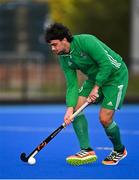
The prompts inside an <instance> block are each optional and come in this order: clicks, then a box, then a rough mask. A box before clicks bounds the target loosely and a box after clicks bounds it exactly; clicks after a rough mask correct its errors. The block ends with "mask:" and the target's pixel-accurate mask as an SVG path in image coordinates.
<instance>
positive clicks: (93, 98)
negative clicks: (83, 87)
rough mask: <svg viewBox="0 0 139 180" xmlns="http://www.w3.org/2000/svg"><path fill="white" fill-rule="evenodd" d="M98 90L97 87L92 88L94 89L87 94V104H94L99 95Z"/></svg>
mask: <svg viewBox="0 0 139 180" xmlns="http://www.w3.org/2000/svg"><path fill="white" fill-rule="evenodd" d="M98 90H99V86H97V85H96V86H94V88H93V89H92V91H91V93H90V94H89V96H88V98H87V101H88V102H89V103H91V102H93V103H94V102H95V101H96V99H97V98H98V97H99V94H98Z"/></svg>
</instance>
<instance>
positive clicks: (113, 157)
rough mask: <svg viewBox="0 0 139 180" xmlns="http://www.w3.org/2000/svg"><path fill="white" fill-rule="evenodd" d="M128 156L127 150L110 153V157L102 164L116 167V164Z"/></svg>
mask: <svg viewBox="0 0 139 180" xmlns="http://www.w3.org/2000/svg"><path fill="white" fill-rule="evenodd" d="M126 156H127V150H126V149H124V152H117V151H112V152H111V153H110V155H108V156H107V157H106V159H104V160H103V161H102V164H105V165H116V164H118V163H119V161H121V160H122V159H124V158H125V157H126Z"/></svg>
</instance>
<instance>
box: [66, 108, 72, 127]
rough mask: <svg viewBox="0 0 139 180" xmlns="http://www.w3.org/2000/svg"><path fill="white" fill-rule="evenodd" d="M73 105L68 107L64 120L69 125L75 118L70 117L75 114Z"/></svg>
mask: <svg viewBox="0 0 139 180" xmlns="http://www.w3.org/2000/svg"><path fill="white" fill-rule="evenodd" d="M73 111H74V109H73V107H68V108H67V111H66V114H65V116H64V122H65V123H66V125H69V124H70V123H71V122H72V120H73V119H71V118H70V117H71V116H72V115H73Z"/></svg>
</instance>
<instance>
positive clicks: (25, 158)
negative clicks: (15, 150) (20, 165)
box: [20, 153, 28, 162]
mask: <svg viewBox="0 0 139 180" xmlns="http://www.w3.org/2000/svg"><path fill="white" fill-rule="evenodd" d="M20 159H21V160H22V161H23V162H28V157H26V154H25V153H22V154H21V155H20Z"/></svg>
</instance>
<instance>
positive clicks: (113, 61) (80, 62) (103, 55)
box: [60, 34, 127, 107]
mask: <svg viewBox="0 0 139 180" xmlns="http://www.w3.org/2000/svg"><path fill="white" fill-rule="evenodd" d="M60 65H61V67H62V69H63V71H64V74H65V78H66V83H67V92H66V104H67V106H69V107H75V106H76V103H77V99H78V79H77V71H76V70H80V71H81V72H82V73H84V74H85V75H86V76H87V77H88V79H90V80H91V81H93V82H94V83H95V84H96V85H98V86H99V87H103V86H104V85H112V84H117V83H118V82H119V81H120V73H122V72H123V71H124V70H125V71H127V68H126V65H125V63H124V61H123V60H122V57H121V56H120V55H119V54H117V53H116V52H114V51H113V50H112V49H110V48H109V47H108V46H107V45H106V44H105V43H103V42H102V41H100V40H99V39H98V38H96V37H95V36H93V35H89V34H81V35H75V36H73V40H72V42H71V43H70V52H69V54H64V55H60Z"/></svg>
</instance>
